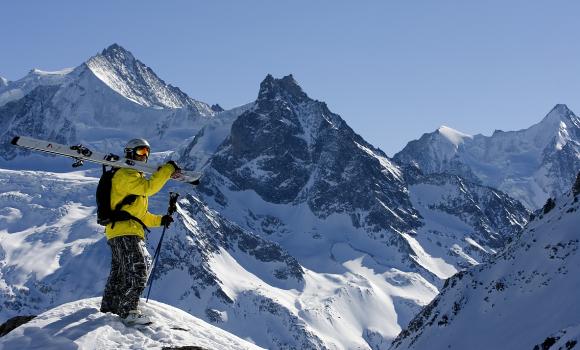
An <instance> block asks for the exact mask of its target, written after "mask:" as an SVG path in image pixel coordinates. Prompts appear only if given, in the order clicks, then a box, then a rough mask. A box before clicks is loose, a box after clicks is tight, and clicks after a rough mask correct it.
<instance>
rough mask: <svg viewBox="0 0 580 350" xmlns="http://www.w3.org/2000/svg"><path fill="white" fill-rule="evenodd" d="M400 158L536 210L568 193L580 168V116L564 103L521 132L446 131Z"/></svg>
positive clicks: (420, 142)
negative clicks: (491, 189)
mask: <svg viewBox="0 0 580 350" xmlns="http://www.w3.org/2000/svg"><path fill="white" fill-rule="evenodd" d="M395 159H396V160H397V161H398V162H400V163H402V164H414V165H416V166H418V167H419V168H420V169H421V170H422V171H423V172H424V173H450V174H456V175H459V176H462V177H465V178H467V179H469V180H470V181H473V182H479V183H482V184H485V185H487V186H491V187H495V188H497V189H500V190H502V191H504V192H507V193H509V194H510V195H511V196H513V197H514V198H516V199H518V200H520V201H522V203H524V204H525V205H526V206H527V207H528V208H529V209H536V208H538V207H540V206H541V205H543V204H544V202H545V201H546V199H547V198H548V197H550V196H554V195H557V194H558V193H562V192H563V191H565V189H566V188H568V187H569V185H570V181H571V179H572V177H573V175H574V174H576V172H577V170H578V168H579V167H580V118H579V117H577V116H576V115H575V114H574V113H573V112H572V111H571V110H570V109H569V108H568V107H567V106H566V105H564V104H559V105H556V106H555V107H554V108H553V109H552V110H551V111H550V112H549V113H548V114H547V115H546V116H545V117H544V118H543V119H542V120H541V121H540V122H539V123H537V124H535V125H532V126H531V127H529V128H527V129H523V130H518V131H499V130H496V131H495V132H494V133H493V135H492V136H483V135H475V136H469V135H466V134H463V133H460V132H458V131H455V130H453V129H451V128H448V127H441V128H439V129H438V130H437V131H436V132H433V133H429V134H424V135H423V136H421V138H420V139H418V140H413V141H411V142H409V143H408V144H407V146H405V148H404V149H403V150H402V151H401V152H399V153H397V154H396V155H395Z"/></svg>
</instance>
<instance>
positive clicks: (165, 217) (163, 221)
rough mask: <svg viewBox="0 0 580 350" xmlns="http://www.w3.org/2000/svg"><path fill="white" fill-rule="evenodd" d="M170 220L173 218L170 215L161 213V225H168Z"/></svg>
mask: <svg viewBox="0 0 580 350" xmlns="http://www.w3.org/2000/svg"><path fill="white" fill-rule="evenodd" d="M172 222H173V218H172V217H171V215H163V217H162V218H161V226H163V227H169V225H171V223H172Z"/></svg>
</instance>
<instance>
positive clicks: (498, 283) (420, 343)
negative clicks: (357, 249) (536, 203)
mask: <svg viewBox="0 0 580 350" xmlns="http://www.w3.org/2000/svg"><path fill="white" fill-rule="evenodd" d="M579 212H580V198H579V197H578V194H574V192H573V191H568V192H567V193H566V194H564V195H562V196H560V197H558V198H556V200H555V201H554V206H553V207H552V206H549V207H545V208H544V209H542V210H539V211H538V212H537V213H536V214H535V218H534V219H533V221H531V222H530V223H529V224H528V225H527V227H526V229H525V230H524V231H523V233H522V234H521V235H519V236H518V237H517V238H516V239H515V240H514V241H513V242H512V243H510V244H509V245H508V246H507V247H506V248H505V249H504V250H502V251H501V252H500V253H498V254H497V255H496V256H495V257H493V258H492V260H491V261H490V263H489V264H484V265H480V266H477V267H474V268H472V269H469V270H466V271H463V272H460V273H458V274H457V275H455V276H454V277H452V278H451V279H449V280H448V281H447V282H446V283H445V286H444V288H443V290H442V291H441V294H440V295H439V296H437V298H435V300H433V301H432V302H431V303H430V304H429V305H428V306H427V307H425V308H424V309H423V310H422V311H421V312H420V313H419V315H417V317H415V318H414V319H413V321H411V323H410V324H409V326H408V327H407V328H406V329H405V330H403V331H402V332H401V334H400V335H399V336H398V337H397V338H396V339H395V341H394V342H393V346H392V349H446V348H457V349H465V348H470V349H500V348H502V349H548V348H551V346H553V345H554V344H556V343H558V344H560V346H562V348H567V349H571V348H573V347H574V346H575V345H576V344H577V343H578V340H579V339H580V317H579V316H578V315H579V314H578V312H575V310H578V303H577V300H576V298H575V297H573V295H575V292H574V291H577V290H578V288H580V278H578V266H580V254H579V247H580V243H579V242H580V234H579V231H578V225H580V215H578V213H579Z"/></svg>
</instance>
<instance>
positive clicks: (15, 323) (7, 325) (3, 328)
mask: <svg viewBox="0 0 580 350" xmlns="http://www.w3.org/2000/svg"><path fill="white" fill-rule="evenodd" d="M35 317H36V316H35V315H30V316H16V317H12V318H11V319H9V320H8V321H6V322H4V323H3V324H2V325H0V337H3V336H5V335H6V334H8V333H10V332H11V331H12V330H14V329H15V328H17V327H20V326H22V325H23V324H25V323H28V322H29V321H30V320H32V319H33V318H35Z"/></svg>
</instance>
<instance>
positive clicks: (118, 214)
mask: <svg viewBox="0 0 580 350" xmlns="http://www.w3.org/2000/svg"><path fill="white" fill-rule="evenodd" d="M137 197H138V196H137V195H135V194H130V195H128V196H126V197H125V198H123V200H122V201H121V202H119V204H117V205H116V206H115V210H113V212H112V213H111V215H112V217H111V223H112V224H111V228H114V227H115V223H116V222H117V221H128V220H133V221H136V222H137V223H139V224H140V225H141V226H143V230H145V231H147V232H149V233H151V230H150V229H149V228H148V227H147V225H145V224H144V223H143V221H141V219H139V218H137V217H135V216H133V215H131V214H130V213H129V212H127V211H125V210H121V208H122V207H123V206H125V205H127V204H133V202H135V200H136V199H137Z"/></svg>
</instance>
